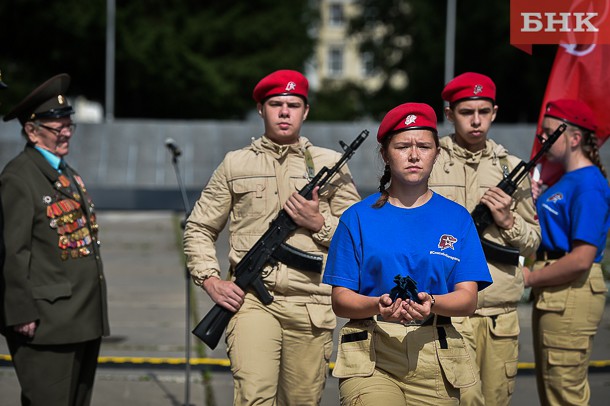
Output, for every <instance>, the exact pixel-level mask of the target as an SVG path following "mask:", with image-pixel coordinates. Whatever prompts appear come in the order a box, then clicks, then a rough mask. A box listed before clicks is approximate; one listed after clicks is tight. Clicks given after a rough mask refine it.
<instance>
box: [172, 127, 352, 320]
mask: <svg viewBox="0 0 610 406" xmlns="http://www.w3.org/2000/svg"><path fill="white" fill-rule="evenodd" d="M305 149H307V150H309V153H310V154H311V157H312V159H313V164H314V170H315V172H316V173H317V172H318V171H319V170H320V169H322V167H324V166H326V167H327V168H329V169H330V168H331V167H332V166H333V165H334V164H335V163H336V162H337V161H338V160H339V158H340V157H341V155H340V154H339V153H337V152H335V151H332V150H329V149H326V148H320V147H315V146H313V145H312V144H311V143H310V142H309V141H308V140H307V139H306V138H304V137H300V139H299V143H298V144H293V145H278V144H275V143H273V142H272V141H271V140H269V139H268V138H266V137H264V136H263V137H261V138H258V139H256V140H253V141H252V143H251V145H249V146H247V147H245V148H243V149H241V150H237V151H232V152H229V153H228V154H227V155H226V156H225V158H224V160H223V162H222V163H221V164H220V165H219V166H218V168H217V169H216V170H215V171H214V173H213V175H212V177H211V178H210V181H209V182H208V184H207V186H206V187H205V189H204V190H203V192H202V194H201V197H200V199H199V200H198V202H197V203H196V205H195V207H194V209H193V212H192V214H191V215H190V217H189V219H188V221H187V225H186V229H185V233H184V245H185V253H186V255H187V265H188V268H189V270H190V272H191V274H192V275H193V276H197V277H203V276H208V275H217V276H219V275H220V266H219V264H218V260H217V257H216V249H215V245H214V243H215V241H216V239H217V238H218V235H219V233H220V231H221V230H222V229H223V228H224V226H225V224H226V223H227V221H228V220H230V225H229V235H230V237H229V238H230V241H229V245H230V252H229V261H230V263H231V268H234V266H235V265H236V264H237V263H238V262H239V260H240V259H241V258H242V257H243V256H244V255H245V254H246V253H247V252H248V251H249V250H250V248H251V247H252V246H253V245H254V244H255V243H256V241H258V239H259V238H260V237H261V236H262V235H263V234H264V233H265V231H267V229H268V228H269V224H270V223H271V221H272V220H273V219H274V218H275V217H276V216H277V214H278V213H279V211H280V210H281V209H282V207H283V205H284V203H285V202H286V200H287V199H288V197H289V196H290V195H291V194H292V193H294V192H298V191H299V190H300V189H301V188H303V186H305V185H306V184H307V183H308V182H309V179H308V176H307V166H306V158H305ZM319 196H320V213H321V214H322V216H324V226H323V227H322V229H321V230H320V231H319V232H317V233H312V232H311V231H310V230H307V229H304V228H298V229H297V230H296V232H295V233H294V234H293V235H292V236H291V237H289V238H288V239H287V240H286V242H287V243H288V244H289V245H292V246H293V247H296V248H298V249H300V250H303V251H306V252H309V253H312V254H319V255H323V256H324V259H326V253H327V251H328V246H329V245H330V240H331V238H332V236H333V233H334V231H335V228H336V226H337V224H338V221H339V217H340V216H341V214H342V213H343V211H345V209H347V208H348V207H349V206H351V205H352V204H353V203H355V202H357V201H359V200H360V196H359V195H358V192H357V191H356V187H355V185H354V183H353V181H352V178H351V175H350V173H349V170H348V169H347V166H343V168H342V169H341V170H340V171H339V173H337V174H336V175H335V176H334V177H333V178H332V179H331V180H330V182H329V183H327V184H326V185H325V187H324V188H322V190H320V192H319ZM321 281H322V275H321V274H318V273H315V272H304V271H299V270H296V269H292V268H290V267H288V266H286V265H285V264H282V263H279V264H278V265H277V266H274V267H268V269H267V270H266V272H265V274H264V275H263V282H264V283H265V285H266V287H267V288H268V289H269V290H270V291H271V292H272V294H273V295H274V296H275V297H276V298H278V297H279V296H285V297H286V300H293V301H301V302H306V303H307V302H308V303H324V304H330V293H331V287H330V286H329V285H326V284H323V283H321ZM333 319H334V318H333Z"/></svg>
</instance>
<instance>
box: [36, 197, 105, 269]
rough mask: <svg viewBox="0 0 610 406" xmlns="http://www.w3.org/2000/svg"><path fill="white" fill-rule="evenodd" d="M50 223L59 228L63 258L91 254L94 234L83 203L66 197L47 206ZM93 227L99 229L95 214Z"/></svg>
mask: <svg viewBox="0 0 610 406" xmlns="http://www.w3.org/2000/svg"><path fill="white" fill-rule="evenodd" d="M47 217H49V219H50V221H49V225H50V226H51V228H53V229H56V230H57V234H58V235H59V241H58V245H59V248H60V249H61V259H62V260H64V261H65V260H67V259H68V258H73V259H76V258H79V257H86V256H88V255H90V254H91V248H90V245H91V242H92V236H91V232H90V231H89V227H87V218H86V216H85V214H84V212H83V210H82V209H81V204H80V203H79V202H77V201H75V200H71V199H64V200H58V201H56V202H54V203H49V204H48V206H47ZM91 229H92V230H94V232H95V230H97V224H96V222H95V215H93V214H92V215H91Z"/></svg>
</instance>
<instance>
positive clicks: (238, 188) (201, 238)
mask: <svg viewBox="0 0 610 406" xmlns="http://www.w3.org/2000/svg"><path fill="white" fill-rule="evenodd" d="M307 95H308V82H307V79H306V78H305V76H303V75H302V74H301V73H299V72H296V71H292V70H279V71H276V72H273V73H271V74H270V75H268V76H266V77H264V78H263V79H262V80H261V81H260V82H259V83H258V84H257V85H256V87H255V88H254V92H253V97H254V100H255V101H256V103H257V104H256V106H257V109H258V113H259V115H260V116H261V118H262V119H263V123H264V131H265V132H264V134H263V135H262V136H261V137H260V138H258V139H253V141H252V142H251V143H250V145H248V146H247V147H245V148H243V149H241V150H238V151H232V152H229V153H228V154H227V155H226V156H225V158H224V160H223V162H222V163H221V164H220V165H219V166H218V168H217V169H216V170H215V171H214V174H213V175H212V177H211V179H210V181H209V182H208V184H207V186H206V187H205V189H204V190H203V193H202V194H201V197H200V199H199V201H198V202H197V203H196V205H195V207H194V209H193V212H192V214H191V215H190V216H189V218H188V221H187V223H186V228H185V232H184V251H185V254H186V256H187V265H188V268H189V271H190V273H191V275H192V277H193V280H194V282H195V284H196V285H198V286H200V287H202V288H203V289H204V290H205V291H206V293H207V294H208V295H209V296H210V297H211V298H212V300H213V301H214V302H215V303H217V304H219V305H221V306H223V307H225V308H227V309H229V310H230V311H232V312H236V314H235V315H234V316H233V317H232V318H231V321H230V322H229V325H228V326H227V331H226V337H227V352H228V355H229V358H230V360H231V370H232V373H233V379H234V404H235V405H252V404H257V405H276V404H277V405H315V404H318V403H319V401H320V399H321V396H322V391H323V389H324V383H325V381H326V376H327V371H328V362H329V359H330V356H331V353H332V348H333V344H332V332H333V329H334V328H335V326H336V318H335V315H334V313H333V312H332V308H331V299H330V294H331V287H330V286H329V285H325V284H323V283H322V274H321V272H322V269H317V270H315V271H311V270H310V271H304V270H302V269H300V268H301V267H300V265H299V261H298V260H296V261H286V262H287V263H284V262H279V261H278V262H277V264H276V265H274V266H268V267H266V269H265V270H264V272H263V273H262V275H261V276H262V280H263V283H264V285H265V287H266V288H267V289H268V290H269V292H270V293H271V295H272V296H273V298H274V300H273V302H272V303H271V304H269V305H267V306H266V305H264V304H263V303H262V302H261V301H260V300H259V298H258V297H257V296H256V295H255V294H254V293H253V292H252V291H251V290H248V291H247V292H244V291H242V289H240V288H239V287H238V286H237V285H236V284H235V283H234V282H233V281H232V280H231V278H228V280H223V279H221V277H220V274H221V272H220V266H219V264H218V259H217V256H216V249H215V241H216V239H217V238H218V235H219V233H220V232H221V231H222V229H223V228H224V226H225V224H226V223H227V220H229V219H230V221H231V223H230V226H229V233H230V252H229V261H230V263H231V270H233V269H234V268H235V266H236V264H237V263H238V262H239V261H240V260H241V259H242V258H243V257H244V255H245V254H246V253H247V252H248V251H249V250H250V248H252V246H253V245H254V244H255V243H256V241H258V239H259V238H260V237H261V236H262V235H263V234H264V233H265V232H266V231H267V229H268V228H269V224H270V223H271V221H272V220H273V219H274V218H275V217H276V216H277V214H278V212H279V211H280V210H281V209H282V208H283V209H284V210H286V212H287V213H288V215H290V217H291V218H292V219H293V220H294V222H295V223H296V224H297V225H298V226H299V228H298V229H297V230H296V232H295V233H294V234H293V235H292V236H291V237H290V238H288V240H287V241H286V243H287V244H289V245H291V246H293V247H295V248H298V249H300V250H301V251H305V252H306V253H308V254H310V255H315V256H319V257H320V258H324V257H325V256H326V253H327V250H328V246H329V245H330V240H331V237H332V235H333V233H334V231H335V228H336V226H337V223H338V221H339V216H340V215H341V214H342V213H343V211H344V210H345V209H347V208H348V207H349V206H351V205H352V204H353V203H355V202H357V201H359V200H360V196H359V195H358V193H357V191H356V187H355V185H354V183H353V181H352V178H351V175H350V173H349V170H348V169H347V167H346V166H344V167H343V169H342V170H341V171H340V173H339V174H337V176H336V177H335V178H334V179H333V181H332V183H333V185H332V186H330V187H325V188H323V189H322V190H317V189H316V190H314V192H313V198H312V200H306V199H305V198H303V197H302V196H300V195H299V194H298V193H297V192H298V191H299V190H300V189H301V188H302V187H303V186H305V185H306V184H307V183H308V182H309V179H310V178H311V177H313V176H314V175H315V173H317V172H318V171H319V170H320V169H321V168H322V167H324V166H326V167H328V168H331V167H332V166H333V165H334V164H335V163H336V162H337V161H338V160H339V158H340V157H341V155H340V154H339V153H337V152H334V151H331V150H328V149H324V148H319V147H315V146H313V145H312V144H311V142H310V141H309V140H308V139H307V138H305V137H302V136H301V126H302V125H303V121H304V120H305V119H306V118H307V114H308V112H309V104H308V102H307ZM320 268H321V266H320ZM230 276H232V271H230Z"/></svg>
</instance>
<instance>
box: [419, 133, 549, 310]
mask: <svg viewBox="0 0 610 406" xmlns="http://www.w3.org/2000/svg"><path fill="white" fill-rule="evenodd" d="M519 162H520V159H519V158H517V157H515V156H513V155H509V154H508V151H507V150H506V149H505V148H504V147H503V146H501V145H499V144H496V143H495V142H494V141H492V140H489V139H488V140H487V142H486V146H485V148H484V149H483V150H481V151H477V152H474V153H473V152H470V151H468V150H466V149H464V148H462V147H460V146H458V145H457V143H455V135H450V136H446V137H443V138H442V139H441V153H440V155H439V157H438V159H437V160H436V163H435V164H434V168H433V170H432V174H431V176H430V181H429V185H430V188H431V189H432V190H434V191H435V192H437V193H439V194H441V195H443V196H445V197H447V198H449V199H451V200H453V201H455V202H457V203H459V204H461V205H462V206H464V207H466V209H467V210H468V211H470V212H472V210H473V209H474V208H475V206H476V205H477V204H478V203H479V202H480V200H481V196H483V194H484V193H485V192H486V191H487V190H488V189H489V188H491V187H493V186H497V185H498V183H500V181H501V180H502V179H503V176H504V172H505V173H506V174H508V173H510V171H512V170H513V169H514V168H515V167H516V166H517V165H518V164H519ZM507 164H508V166H509V168H506V169H504V168H502V166H506V165H507ZM512 197H513V204H512V206H511V211H512V214H513V217H514V219H515V222H514V225H513V227H512V228H511V229H509V230H504V229H501V228H499V227H498V226H497V225H496V224H492V225H490V226H489V227H488V228H487V230H485V233H484V235H483V237H484V238H486V239H488V240H490V241H493V242H495V243H498V244H501V245H504V246H510V247H516V248H518V249H519V251H520V254H521V255H522V256H525V257H527V256H529V255H531V254H533V253H534V252H536V249H537V248H538V245H539V244H540V226H539V224H538V220H537V217H536V210H535V206H534V203H533V200H532V194H531V182H530V179H529V177H526V179H524V180H523V181H522V182H521V184H520V185H519V186H518V188H517V190H516V191H515V193H514V194H513V196H512ZM488 265H489V271H490V272H491V276H492V278H493V281H494V282H493V284H492V285H491V286H489V287H488V288H486V289H484V290H482V291H480V292H479V300H478V309H477V311H476V314H480V315H484V316H490V315H496V314H502V313H506V312H508V311H511V310H515V309H516V306H517V303H518V302H519V300H520V299H521V296H522V295H523V288H524V285H523V274H522V273H521V269H520V267H519V266H513V265H507V264H501V263H496V262H488Z"/></svg>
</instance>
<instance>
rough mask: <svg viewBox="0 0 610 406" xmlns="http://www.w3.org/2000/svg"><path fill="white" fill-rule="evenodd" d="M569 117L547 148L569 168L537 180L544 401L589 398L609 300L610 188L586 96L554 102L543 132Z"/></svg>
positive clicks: (536, 318)
mask: <svg viewBox="0 0 610 406" xmlns="http://www.w3.org/2000/svg"><path fill="white" fill-rule="evenodd" d="M562 122H565V123H567V124H568V127H567V129H566V131H565V132H564V133H563V134H562V135H561V137H560V138H559V139H558V140H557V141H556V142H555V143H554V144H553V146H552V147H551V149H550V150H549V151H548V153H547V159H548V160H549V161H550V162H558V163H560V164H561V165H562V166H563V168H564V169H565V174H564V175H563V176H562V177H561V179H560V180H559V181H558V182H557V183H555V184H554V185H552V186H551V187H549V188H548V189H547V190H546V191H545V192H544V193H542V194H541V188H542V185H541V183H540V182H534V183H533V184H532V192H533V194H534V198H535V199H536V200H537V201H536V208H537V211H538V218H539V220H540V228H541V230H542V243H541V245H540V248H539V249H538V254H537V258H536V259H537V261H536V262H535V264H534V267H533V272H530V271H529V269H528V268H524V270H523V271H524V280H525V286H531V287H532V288H533V289H532V292H533V294H534V299H535V301H534V309H533V313H532V326H533V336H534V356H535V361H536V380H537V383H538V396H539V398H540V403H541V404H542V405H559V404H561V405H587V404H589V398H590V390H589V383H588V379H587V370H588V367H589V359H590V356H591V349H592V347H593V336H594V335H595V333H596V331H597V328H598V326H599V323H600V321H601V317H602V313H603V311H604V304H605V300H606V291H607V289H606V285H605V283H604V278H603V275H602V269H601V266H600V261H601V259H602V255H603V252H604V248H605V246H606V237H607V235H608V228H609V227H610V188H609V187H608V181H607V180H606V171H605V169H604V167H603V166H602V164H601V162H600V159H599V154H598V147H597V138H596V137H595V135H594V132H595V130H596V124H595V119H594V116H593V112H592V111H591V109H590V108H589V107H588V106H587V105H586V104H585V103H583V102H581V101H578V100H565V99H564V100H556V101H552V102H550V103H548V104H547V108H546V111H545V117H544V121H543V130H544V134H546V135H543V137H545V138H546V137H547V136H548V135H549V134H551V133H552V132H553V131H554V130H555V129H556V128H557V127H558V126H559V125H560V124H561V123H562Z"/></svg>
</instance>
